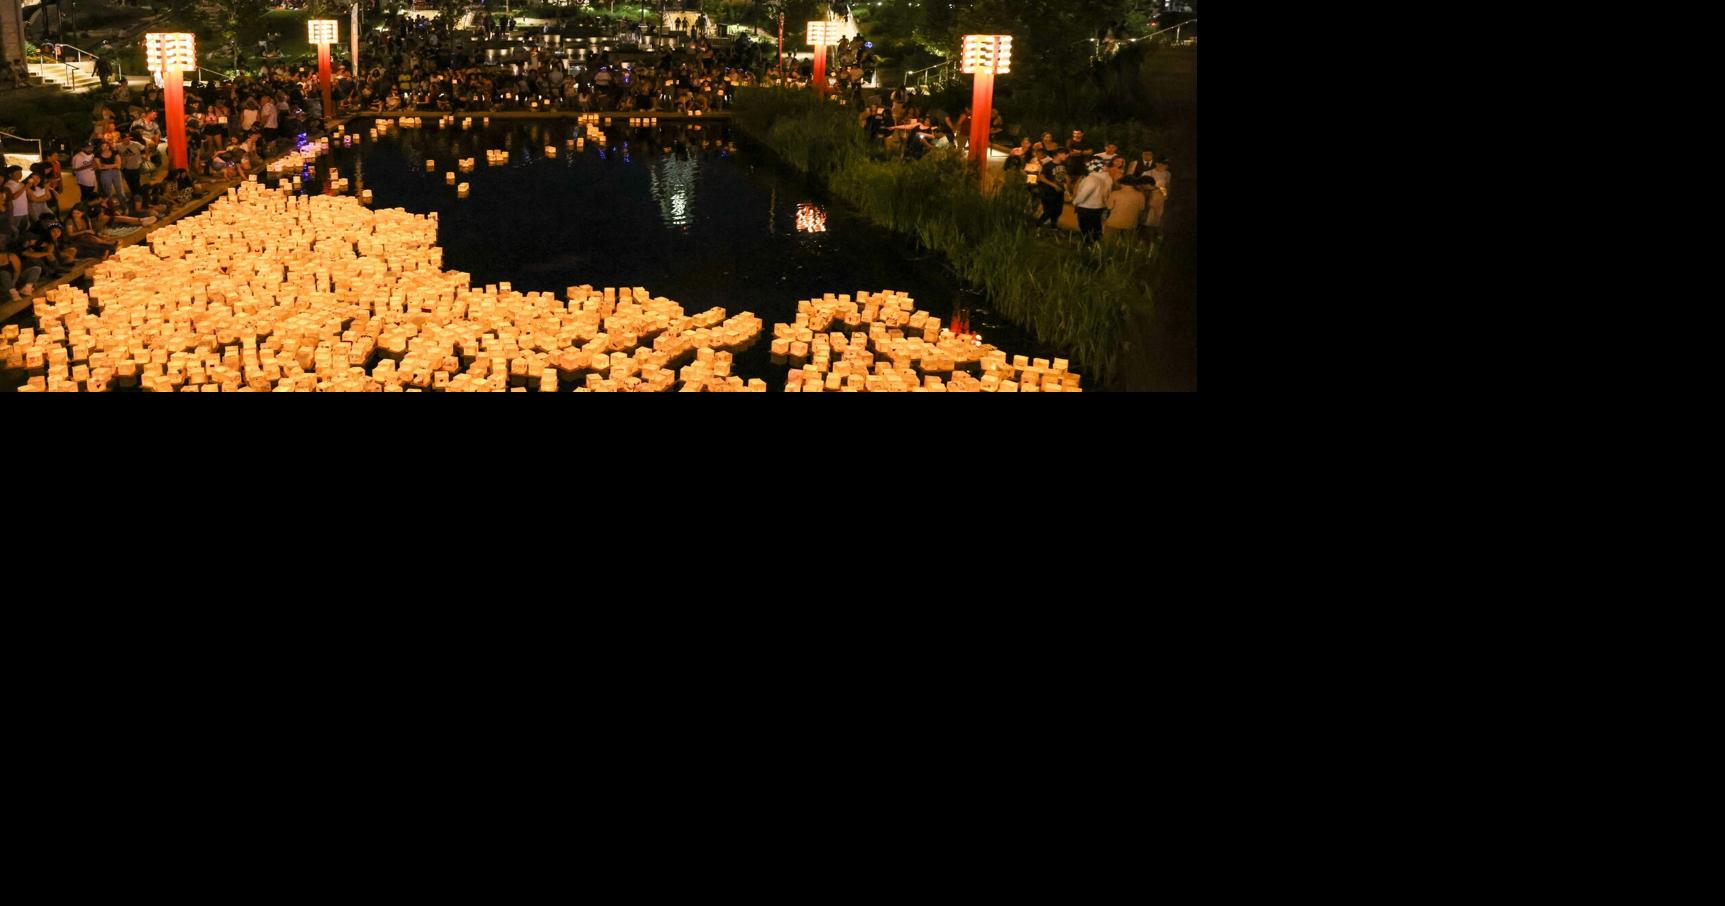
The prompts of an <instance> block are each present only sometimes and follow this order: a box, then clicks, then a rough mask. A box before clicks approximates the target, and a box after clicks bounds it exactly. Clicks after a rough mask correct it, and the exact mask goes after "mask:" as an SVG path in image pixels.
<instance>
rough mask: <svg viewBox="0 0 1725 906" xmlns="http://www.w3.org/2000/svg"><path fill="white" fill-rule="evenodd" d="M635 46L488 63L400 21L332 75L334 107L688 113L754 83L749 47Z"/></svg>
mask: <svg viewBox="0 0 1725 906" xmlns="http://www.w3.org/2000/svg"><path fill="white" fill-rule="evenodd" d="M691 15H693V14H691ZM625 33H627V30H626V31H625ZM636 40H637V41H639V42H640V43H637V44H636V45H635V47H636V50H635V51H633V52H628V53H625V52H622V51H621V50H620V49H619V50H614V51H610V52H600V53H596V54H593V55H592V56H589V57H587V58H586V59H574V58H572V57H570V56H567V55H564V54H559V53H557V52H555V51H554V50H553V49H552V47H551V46H550V45H545V44H537V43H531V42H524V43H523V44H521V45H519V47H520V49H521V52H519V53H511V54H508V55H507V59H504V60H489V59H486V58H484V57H483V56H482V54H483V51H482V50H480V49H478V48H473V47H470V46H468V45H465V44H463V43H462V42H460V41H457V40H454V38H453V37H452V35H451V33H450V32H449V31H448V30H447V29H445V28H443V27H441V26H440V23H435V22H426V21H424V20H416V19H407V18H404V19H401V20H397V21H395V22H392V23H391V25H390V27H389V28H387V29H386V30H385V31H383V32H376V33H373V34H371V35H368V36H367V38H366V41H367V46H366V47H365V48H363V49H362V50H361V57H362V60H363V62H364V64H365V66H364V71H363V72H361V73H359V74H357V75H356V74H354V73H352V72H350V71H348V70H346V69H345V68H344V69H342V70H341V71H340V72H338V73H337V76H336V81H337V85H336V88H335V96H336V103H337V105H338V106H339V107H340V108H341V109H343V110H351V111H354V112H360V111H369V112H379V113H388V112H393V111H404V110H420V111H440V112H447V113H462V112H479V111H496V110H530V109H539V110H552V111H572V112H582V113H586V112H595V111H658V112H678V113H689V112H693V111H708V110H723V109H726V108H728V107H730V106H731V103H732V101H733V100H734V98H735V94H736V90H737V89H738V88H743V87H752V86H755V85H758V84H761V81H760V72H761V62H762V56H763V54H762V47H761V45H759V44H758V43H754V42H748V41H733V42H729V43H715V42H714V41H712V40H710V39H707V38H705V37H694V38H692V39H691V40H688V41H684V42H681V44H680V46H678V47H675V48H668V47H659V48H657V49H653V50H648V49H647V48H648V47H651V46H652V44H651V42H649V41H643V40H641V39H639V38H637V39H636Z"/></svg>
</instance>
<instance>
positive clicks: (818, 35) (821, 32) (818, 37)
mask: <svg viewBox="0 0 1725 906" xmlns="http://www.w3.org/2000/svg"><path fill="white" fill-rule="evenodd" d="M842 37H844V30H843V29H841V28H840V27H839V24H838V23H837V22H827V21H825V20H822V21H820V22H810V23H809V46H810V47H832V46H835V45H837V44H838V43H839V39H840V38H842Z"/></svg>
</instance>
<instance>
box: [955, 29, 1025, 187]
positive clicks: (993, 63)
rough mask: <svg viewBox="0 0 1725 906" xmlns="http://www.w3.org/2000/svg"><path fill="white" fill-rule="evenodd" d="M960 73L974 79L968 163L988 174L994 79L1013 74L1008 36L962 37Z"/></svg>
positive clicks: (1009, 38)
mask: <svg viewBox="0 0 1725 906" xmlns="http://www.w3.org/2000/svg"><path fill="white" fill-rule="evenodd" d="M959 70H960V71H961V72H963V73H965V74H966V75H975V76H976V87H975V88H974V89H973V91H972V94H971V99H970V110H971V117H970V162H971V164H972V165H973V166H975V167H976V168H977V169H978V171H979V172H981V173H982V175H983V176H984V178H986V177H987V174H988V127H989V124H990V122H991V121H992V120H993V118H994V77H995V76H996V75H1005V74H1007V73H1009V72H1011V71H1012V36H1011V35H965V36H964V53H963V56H961V57H960V58H959Z"/></svg>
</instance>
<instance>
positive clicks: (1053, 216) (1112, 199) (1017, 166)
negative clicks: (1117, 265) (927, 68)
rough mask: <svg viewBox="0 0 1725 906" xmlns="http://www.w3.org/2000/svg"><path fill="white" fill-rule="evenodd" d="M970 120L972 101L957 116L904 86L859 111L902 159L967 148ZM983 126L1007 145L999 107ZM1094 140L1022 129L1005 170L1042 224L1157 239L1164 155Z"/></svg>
mask: <svg viewBox="0 0 1725 906" xmlns="http://www.w3.org/2000/svg"><path fill="white" fill-rule="evenodd" d="M889 103H890V106H889ZM970 120H971V109H970V108H969V107H965V108H964V110H963V112H961V113H960V114H959V115H958V116H957V117H956V118H954V117H953V116H951V115H950V114H949V113H947V112H945V111H943V110H940V109H938V108H933V109H928V108H924V107H922V106H920V105H919V102H918V98H917V96H916V95H913V94H910V93H908V92H906V91H904V90H903V89H900V90H897V91H894V92H892V94H891V95H890V96H889V97H888V98H884V99H883V98H881V97H879V96H877V95H871V96H869V97H868V98H866V99H864V104H863V109H862V111H861V112H860V113H859V114H858V121H859V124H860V125H861V127H862V129H863V131H864V133H865V134H866V135H867V136H868V139H869V141H870V143H871V144H873V145H874V146H876V147H877V148H878V149H880V150H882V151H884V152H885V153H887V154H888V155H897V156H898V157H900V158H901V159H903V158H911V159H915V158H920V157H922V156H923V155H926V154H928V153H929V152H931V151H935V150H938V149H943V148H949V149H953V150H956V151H968V146H969V143H970ZM988 132H989V141H990V143H991V144H993V143H1001V144H1010V139H1009V136H1008V134H1007V124H1006V121H1005V119H1004V118H1003V117H1002V115H1001V112H1000V110H999V109H998V108H997V109H995V110H994V111H993V114H992V116H991V117H990V122H989V130H988ZM1095 144H1096V143H1095V142H1093V141H1090V140H1088V139H1086V138H1085V135H1084V131H1083V130H1081V129H1079V130H1073V132H1072V136H1071V137H1070V138H1068V139H1067V140H1066V141H1065V142H1064V143H1062V142H1057V141H1055V139H1054V135H1053V133H1049V132H1044V133H1042V137H1041V138H1040V139H1036V140H1032V139H1031V138H1030V137H1029V136H1023V137H1021V138H1019V139H1018V141H1017V144H1016V146H1015V147H1012V149H1011V151H1009V152H1008V153H1007V156H1006V160H1005V162H1004V164H1003V169H1005V170H1006V171H1008V172H1014V171H1016V172H1019V173H1021V174H1023V176H1024V178H1025V186H1026V188H1027V189H1028V191H1029V193H1030V201H1031V205H1032V209H1033V210H1034V211H1036V212H1037V213H1036V222H1037V224H1038V225H1040V226H1045V227H1050V228H1054V229H1066V230H1073V231H1076V232H1078V233H1079V234H1080V235H1081V236H1082V237H1083V240H1084V242H1085V243H1086V244H1089V243H1093V242H1096V241H1097V240H1100V239H1103V238H1105V237H1107V238H1129V239H1138V238H1144V239H1151V240H1155V239H1159V238H1160V236H1161V228H1162V215H1163V211H1164V206H1165V205H1166V203H1167V200H1168V183H1169V179H1170V173H1169V168H1168V162H1167V161H1166V160H1157V159H1156V155H1155V153H1154V152H1152V151H1150V150H1148V149H1146V150H1143V151H1140V152H1139V155H1138V157H1136V158H1133V159H1130V160H1128V159H1127V158H1125V157H1123V156H1122V155H1121V154H1120V148H1119V146H1117V145H1114V144H1105V145H1104V146H1103V148H1102V150H1101V151H1097V150H1096V149H1095V147H1094V145H1095Z"/></svg>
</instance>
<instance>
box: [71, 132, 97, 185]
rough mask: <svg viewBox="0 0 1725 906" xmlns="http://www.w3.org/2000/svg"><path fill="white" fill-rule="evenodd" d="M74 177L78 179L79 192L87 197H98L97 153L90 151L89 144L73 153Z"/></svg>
mask: <svg viewBox="0 0 1725 906" xmlns="http://www.w3.org/2000/svg"><path fill="white" fill-rule="evenodd" d="M72 178H74V179H76V180H78V189H79V192H80V194H82V195H83V196H84V197H85V198H94V197H96V194H97V192H96V155H95V154H92V153H91V152H90V146H89V145H85V146H84V147H82V148H79V149H78V153H76V154H74V155H72Z"/></svg>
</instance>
